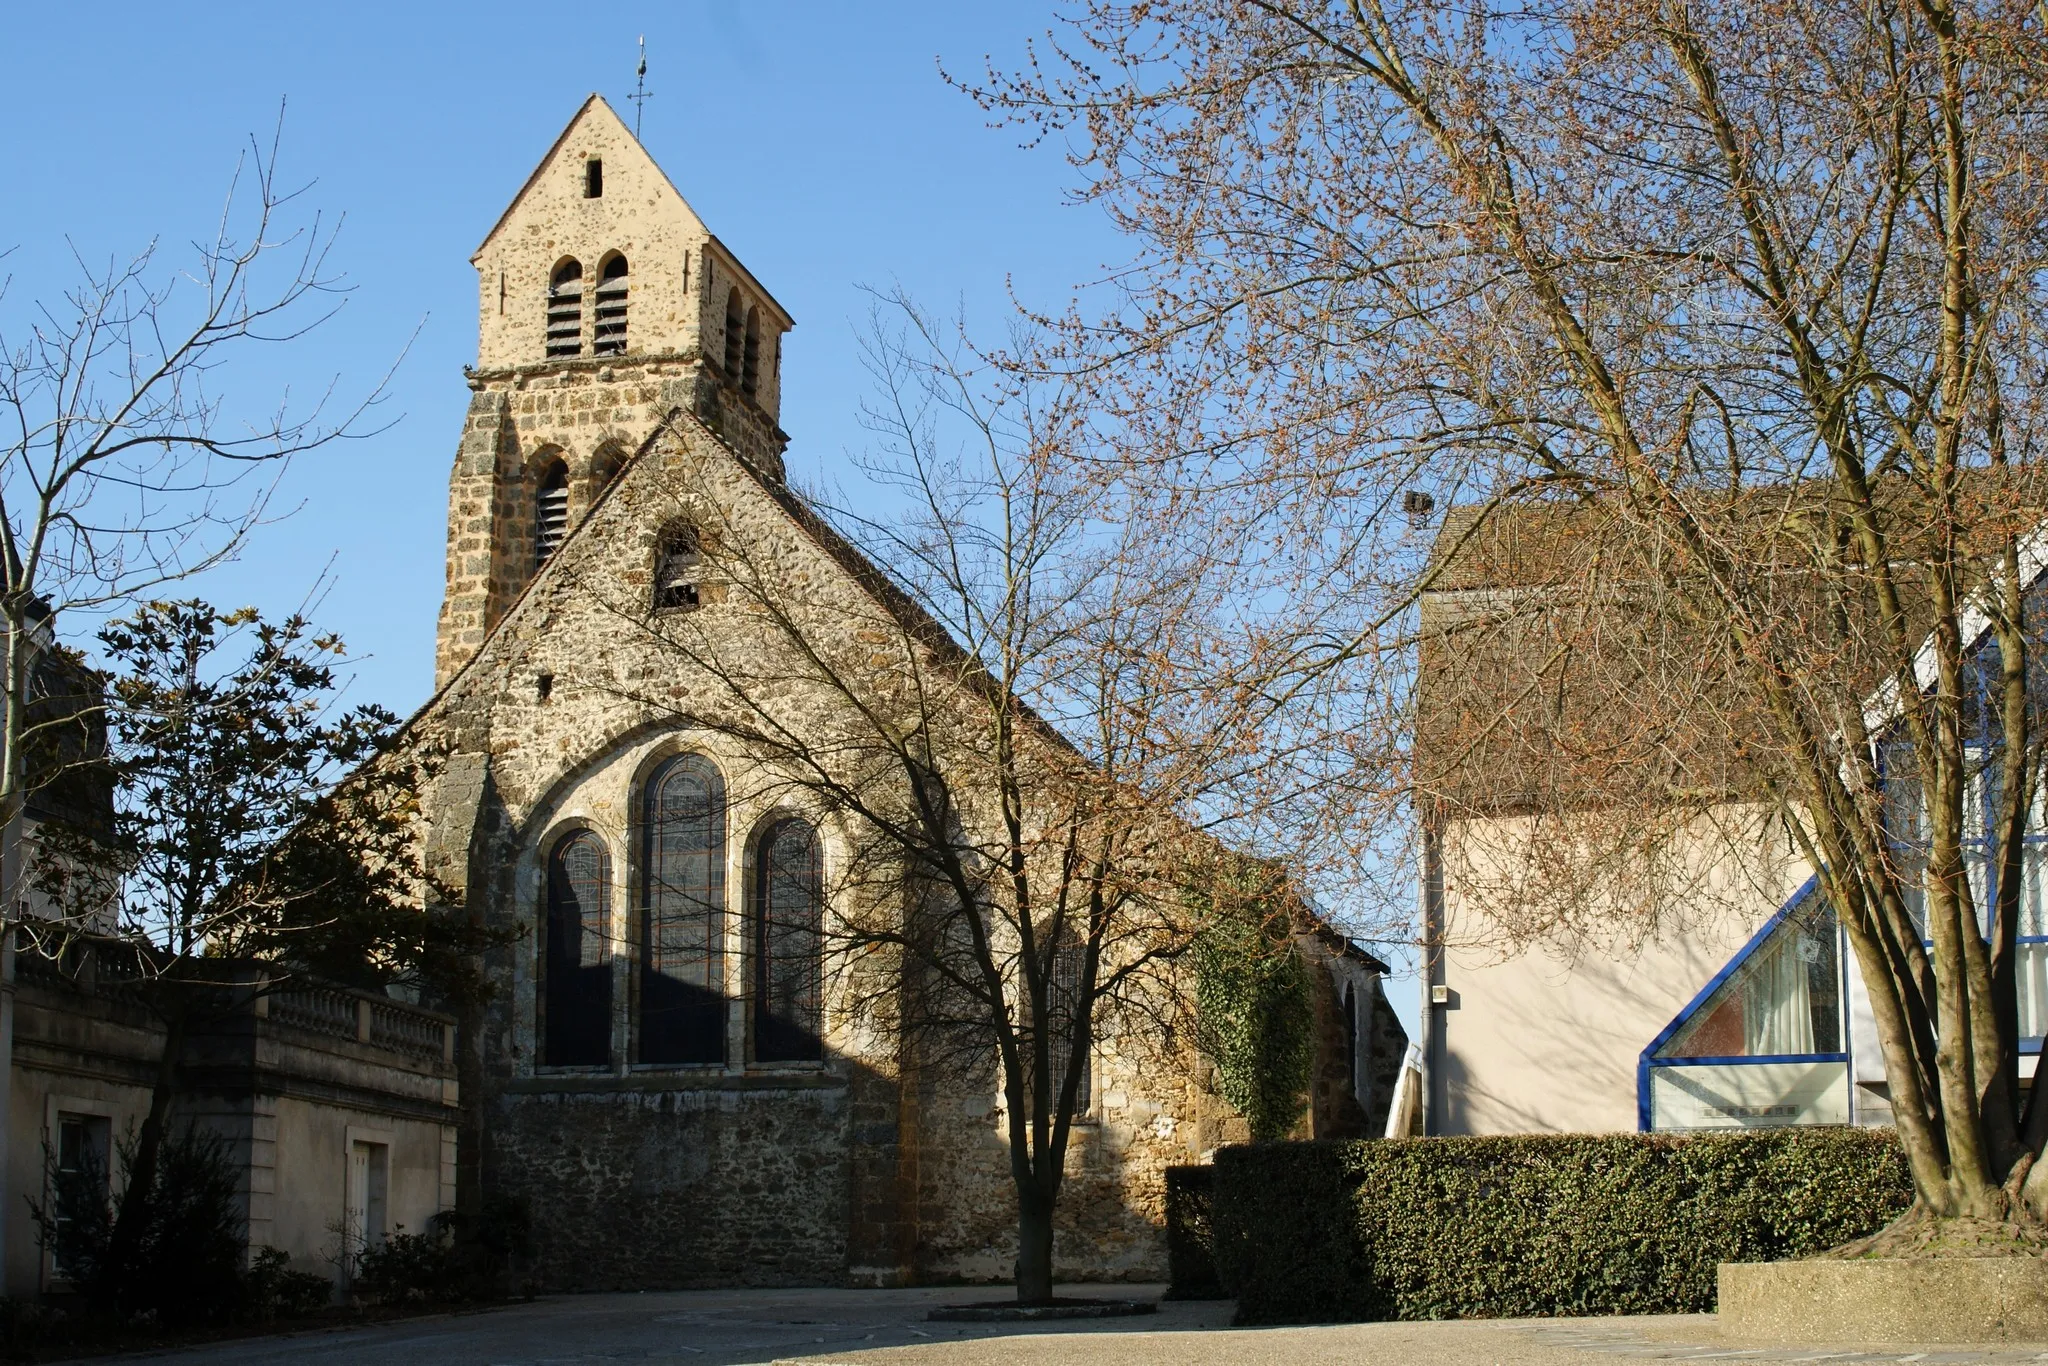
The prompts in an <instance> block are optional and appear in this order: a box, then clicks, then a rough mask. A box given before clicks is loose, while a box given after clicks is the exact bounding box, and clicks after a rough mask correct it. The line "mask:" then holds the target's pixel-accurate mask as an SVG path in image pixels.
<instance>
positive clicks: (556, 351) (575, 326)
mask: <svg viewBox="0 0 2048 1366" xmlns="http://www.w3.org/2000/svg"><path fill="white" fill-rule="evenodd" d="M547 354H548V356H549V358H550V359H552V358H555V357H558V356H580V355H582V354H583V263H582V262H581V261H575V260H569V261H564V262H562V263H561V264H560V265H558V266H556V267H555V270H554V274H552V275H550V276H549V277H548V309H547Z"/></svg>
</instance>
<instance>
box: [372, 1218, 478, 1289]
mask: <svg viewBox="0 0 2048 1366" xmlns="http://www.w3.org/2000/svg"><path fill="white" fill-rule="evenodd" d="M464 1280H465V1277H464V1272H463V1263H462V1258H461V1256H460V1255H459V1254H458V1253H457V1251H456V1248H455V1239H454V1237H453V1235H452V1234H451V1233H450V1232H449V1230H448V1225H447V1223H446V1221H444V1220H441V1219H436V1220H435V1221H434V1223H433V1224H432V1225H430V1226H429V1227H428V1229H427V1231H426V1232H424V1233H405V1232H398V1233H394V1234H392V1235H391V1236H390V1237H388V1238H386V1239H385V1240H384V1242H383V1245H382V1246H380V1247H372V1248H366V1249H364V1250H363V1251H362V1252H360V1253H358V1254H357V1255H356V1267H355V1277H354V1280H353V1281H352V1282H351V1285H352V1286H353V1288H354V1290H355V1292H356V1293H357V1294H358V1295H361V1296H363V1297H364V1298H365V1299H369V1300H374V1301H376V1302H377V1303H379V1304H421V1303H438V1302H444V1301H449V1300H461V1299H468V1298H470V1297H469V1296H468V1295H465V1294H464V1293H463V1289H464V1286H463V1282H464Z"/></svg>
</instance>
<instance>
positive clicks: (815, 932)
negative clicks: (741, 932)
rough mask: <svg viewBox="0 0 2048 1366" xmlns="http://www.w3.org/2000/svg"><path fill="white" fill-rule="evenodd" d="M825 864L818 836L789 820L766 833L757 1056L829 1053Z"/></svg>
mask: <svg viewBox="0 0 2048 1366" xmlns="http://www.w3.org/2000/svg"><path fill="white" fill-rule="evenodd" d="M824 917H825V867H824V859H823V854H822V851H821V850H820V849H819V847H818V832H817V830H816V829H815V828H813V826H812V825H811V823H810V822H809V821H806V820H803V819H801V818H800V817H795V816H789V817H784V818H783V819H781V820H778V821H776V822H775V823H774V824H773V825H770V826H769V827H768V828H767V829H766V830H765V831H763V832H762V835H761V840H760V844H759V846H758V849H757V852H756V856H755V860H754V888H753V897H752V911H751V917H750V918H751V919H752V921H753V925H752V929H753V934H752V936H751V938H752V940H753V946H752V952H753V958H754V973H753V977H754V986H753V995H754V1057H755V1059H756V1060H757V1061H760V1062H816V1061H819V1060H820V1059H822V1058H823V1057H824V1056H825V1044H824V1031H823V1011H822V1007H823V1001H822V981H821V974H822V952H823V947H824V943H823V940H824Z"/></svg>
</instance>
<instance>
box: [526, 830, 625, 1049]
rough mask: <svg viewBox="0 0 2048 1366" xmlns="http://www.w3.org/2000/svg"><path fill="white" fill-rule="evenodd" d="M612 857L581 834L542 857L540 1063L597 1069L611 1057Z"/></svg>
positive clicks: (599, 842)
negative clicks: (544, 917) (544, 928)
mask: <svg viewBox="0 0 2048 1366" xmlns="http://www.w3.org/2000/svg"><path fill="white" fill-rule="evenodd" d="M611 885H612V867H611V856H610V855H609V854H607V853H606V852H605V847H604V842H603V841H602V840H600V839H598V837H597V836H596V835H593V834H592V833H590V832H589V831H588V830H579V831H577V832H575V833H574V834H570V835H565V836H563V837H562V839H561V840H559V841H558V842H557V843H556V844H555V847H554V850H553V851H552V852H551V853H550V854H549V855H548V887H547V943H546V947H545V950H544V952H543V956H542V960H541V1061H542V1062H544V1063H547V1064H548V1065H550V1066H554V1067H601V1066H604V1065H605V1064H607V1063H609V1062H610V1061H611V1058H612V964H611V954H610V953H608V952H607V951H606V941H607V935H606V933H605V924H606V921H607V920H608V919H609V918H610V916H611V900H612V896H611Z"/></svg>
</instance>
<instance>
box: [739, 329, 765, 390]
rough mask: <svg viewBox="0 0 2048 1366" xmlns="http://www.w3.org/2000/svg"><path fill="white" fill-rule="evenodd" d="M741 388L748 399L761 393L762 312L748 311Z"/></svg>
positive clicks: (741, 363) (741, 366)
mask: <svg viewBox="0 0 2048 1366" xmlns="http://www.w3.org/2000/svg"><path fill="white" fill-rule="evenodd" d="M740 388H742V389H744V390H746V392H747V397H748V398H756V397H759V395H760V393H761V310H760V309H758V308H750V309H748V310H747V343H746V354H745V355H744V356H743V357H742V358H741V359H740Z"/></svg>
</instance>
